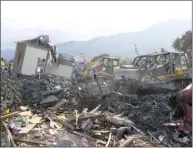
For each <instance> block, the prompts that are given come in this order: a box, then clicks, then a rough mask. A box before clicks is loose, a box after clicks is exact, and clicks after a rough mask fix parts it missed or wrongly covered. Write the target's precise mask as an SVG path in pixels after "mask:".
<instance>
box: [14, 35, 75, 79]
mask: <svg viewBox="0 0 193 148" xmlns="http://www.w3.org/2000/svg"><path fill="white" fill-rule="evenodd" d="M42 60H43V61H45V66H44V68H43V72H45V73H47V74H54V75H57V76H62V77H65V78H70V77H71V74H72V70H73V66H72V65H73V62H74V58H73V57H70V56H67V55H63V54H59V53H58V52H57V50H56V46H53V45H52V44H51V43H50V41H49V36H47V35H41V36H39V37H37V38H34V39H30V40H25V41H19V42H17V46H16V51H15V56H14V72H15V73H16V74H24V75H33V74H35V73H36V71H37V67H38V64H39V62H40V61H42Z"/></svg>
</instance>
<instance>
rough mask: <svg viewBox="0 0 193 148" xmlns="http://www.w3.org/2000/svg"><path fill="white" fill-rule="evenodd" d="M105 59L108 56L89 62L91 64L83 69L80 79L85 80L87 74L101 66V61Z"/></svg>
mask: <svg viewBox="0 0 193 148" xmlns="http://www.w3.org/2000/svg"><path fill="white" fill-rule="evenodd" d="M105 58H108V56H102V57H100V58H98V59H96V60H94V61H91V62H90V63H89V64H88V65H87V66H86V67H85V68H84V70H83V71H82V72H81V76H82V78H85V77H86V76H87V75H88V74H89V72H90V71H91V70H93V69H94V68H96V67H98V66H100V65H102V64H103V60H104V59H105Z"/></svg>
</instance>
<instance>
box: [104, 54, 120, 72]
mask: <svg viewBox="0 0 193 148" xmlns="http://www.w3.org/2000/svg"><path fill="white" fill-rule="evenodd" d="M118 65H119V59H118V58H116V57H105V58H104V59H103V62H102V68H103V69H102V71H104V72H106V73H108V74H111V75H113V72H114V68H115V67H118Z"/></svg>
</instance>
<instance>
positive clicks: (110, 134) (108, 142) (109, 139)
mask: <svg viewBox="0 0 193 148" xmlns="http://www.w3.org/2000/svg"><path fill="white" fill-rule="evenodd" d="M111 137H112V133H109V138H108V141H107V143H106V145H105V146H106V147H108V146H109V144H110V141H111Z"/></svg>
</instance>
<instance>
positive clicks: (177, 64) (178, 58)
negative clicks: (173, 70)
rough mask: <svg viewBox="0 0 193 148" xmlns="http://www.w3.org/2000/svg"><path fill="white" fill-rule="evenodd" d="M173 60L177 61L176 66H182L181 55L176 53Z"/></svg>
mask: <svg viewBox="0 0 193 148" xmlns="http://www.w3.org/2000/svg"><path fill="white" fill-rule="evenodd" d="M173 61H174V63H175V65H176V66H181V63H180V56H179V55H178V54H174V56H173Z"/></svg>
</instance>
